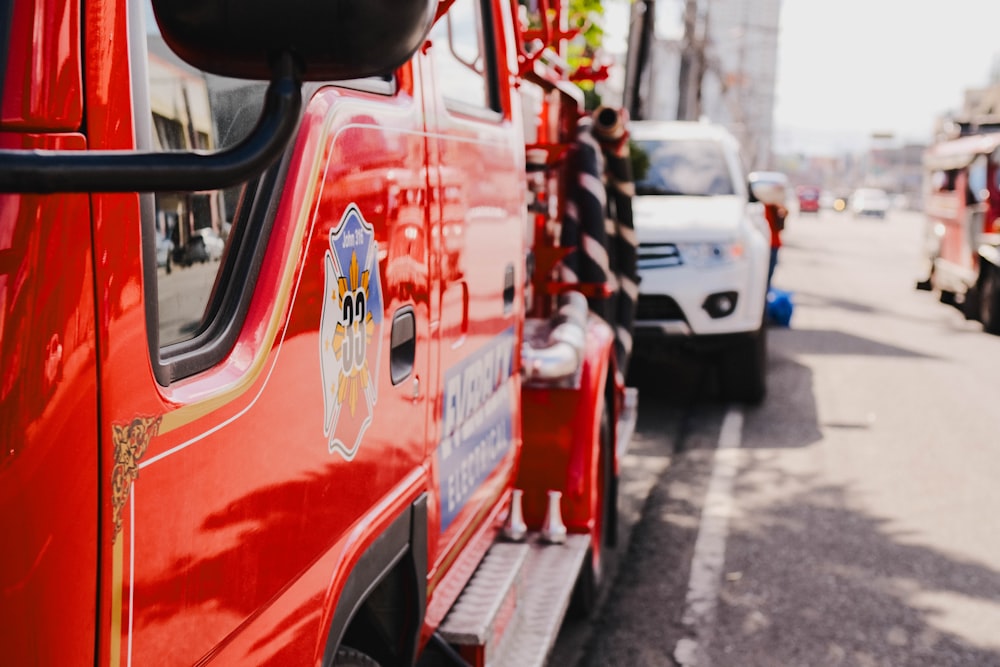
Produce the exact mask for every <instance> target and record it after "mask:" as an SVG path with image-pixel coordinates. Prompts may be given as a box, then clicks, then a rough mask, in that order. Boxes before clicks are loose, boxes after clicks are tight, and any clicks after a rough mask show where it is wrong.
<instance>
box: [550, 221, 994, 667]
mask: <svg viewBox="0 0 1000 667" xmlns="http://www.w3.org/2000/svg"><path fill="white" fill-rule="evenodd" d="M922 234H923V219H922V216H920V215H919V214H916V213H909V212H893V213H892V214H891V215H890V217H889V218H888V219H886V220H884V221H878V220H856V219H854V218H852V217H851V216H850V214H843V213H842V214H837V213H832V212H824V213H822V214H821V215H819V216H796V215H793V216H792V217H791V218H790V219H789V221H788V225H787V227H786V231H785V234H784V239H785V247H784V248H783V250H782V251H781V256H780V261H779V266H778V269H777V272H776V274H775V284H776V286H777V287H779V288H781V289H786V290H789V291H791V292H792V293H793V301H794V303H795V310H794V314H793V316H792V322H791V326H790V327H789V328H787V329H785V328H772V329H770V331H769V341H768V344H769V365H768V379H769V391H768V397H767V399H766V400H765V402H764V403H763V404H762V405H760V406H758V407H754V408H749V407H743V406H732V405H728V404H726V403H725V402H723V401H722V400H720V398H719V396H718V393H717V391H716V387H715V383H714V380H713V376H712V373H711V369H710V368H709V367H707V366H705V365H704V364H696V363H693V362H687V361H684V360H681V361H679V362H678V363H677V364H670V365H665V366H661V367H657V368H652V369H650V368H648V367H647V366H646V365H643V366H644V372H643V373H642V375H641V376H638V375H637V376H635V377H633V380H634V381H635V383H636V384H637V385H638V386H639V388H640V391H641V396H640V410H639V423H638V427H637V434H636V438H635V440H634V442H633V446H632V449H631V452H630V454H629V457H628V459H627V460H626V462H625V468H624V470H623V484H622V498H621V506H622V513H623V518H624V521H623V522H622V526H621V527H620V528H621V530H620V540H621V545H620V547H619V552H620V553H619V555H618V557H617V559H616V560H615V562H614V567H613V568H612V570H611V572H610V573H609V582H608V584H609V585H608V586H607V587H606V589H605V592H604V593H605V597H604V599H603V602H602V604H601V605H600V607H599V608H598V610H597V611H595V613H594V614H592V615H591V616H590V617H589V618H586V619H575V620H571V621H569V622H568V623H567V624H566V626H565V627H564V630H563V633H562V635H561V636H560V639H559V642H558V644H557V646H556V648H555V651H554V653H553V655H552V658H551V660H550V664H552V665H558V666H560V667H562V666H567V667H603V666H610V665H622V666H626V665H628V666H636V667H644V666H647V665H648V666H659V665H687V666H690V665H698V666H699V667H704V666H707V665H715V666H729V665H739V666H741V667H742V666H755V665H760V666H772V665H773V666H781V667H784V666H786V665H787V666H792V665H795V666H799V665H801V666H809V667H812V666H821V665H859V666H864V667H867V666H883V665H885V666H893V667H896V666H900V665H905V666H911V665H913V666H923V665H927V666H939V665H961V666H969V667H990V666H1000V518H998V516H1000V337H995V336H989V335H987V334H984V333H983V332H982V330H981V326H980V325H979V324H978V323H976V322H969V321H966V320H965V319H964V318H963V317H962V315H961V313H959V311H958V310H956V309H954V308H951V307H949V306H946V305H943V304H941V303H939V302H938V300H937V298H936V296H935V295H933V294H930V293H927V292H918V291H916V290H915V289H914V284H915V282H916V280H917V278H918V277H921V276H920V274H921V272H922V262H921V258H920V247H921V240H922ZM720 442H721V444H720ZM706 500H707V502H706Z"/></svg>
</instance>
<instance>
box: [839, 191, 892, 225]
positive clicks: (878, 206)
mask: <svg viewBox="0 0 1000 667" xmlns="http://www.w3.org/2000/svg"><path fill="white" fill-rule="evenodd" d="M849 205H850V207H851V212H852V213H854V215H857V216H868V217H874V218H884V217H885V214H886V213H887V212H888V211H889V206H890V201H889V195H888V194H886V192H885V190H880V189H879V188H859V189H857V190H855V191H854V194H852V195H851V199H850V202H849Z"/></svg>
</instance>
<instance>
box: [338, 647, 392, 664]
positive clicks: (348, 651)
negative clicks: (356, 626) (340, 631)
mask: <svg viewBox="0 0 1000 667" xmlns="http://www.w3.org/2000/svg"><path fill="white" fill-rule="evenodd" d="M332 667H381V665H379V663H378V662H376V661H375V660H373V659H372V658H370V657H368V656H367V655H365V654H364V653H362V652H361V651H356V650H354V649H353V648H349V647H346V646H345V647H341V648H338V649H337V654H336V655H335V656H333V666H332Z"/></svg>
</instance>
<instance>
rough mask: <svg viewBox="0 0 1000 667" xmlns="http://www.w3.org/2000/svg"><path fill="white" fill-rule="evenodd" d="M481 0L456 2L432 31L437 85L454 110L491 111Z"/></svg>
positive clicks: (458, 0)
mask: <svg viewBox="0 0 1000 667" xmlns="http://www.w3.org/2000/svg"><path fill="white" fill-rule="evenodd" d="M481 26H482V15H481V8H480V6H479V0H456V1H455V3H454V4H453V5H452V6H451V8H450V9H449V10H448V13H447V14H446V15H445V17H444V18H443V19H441V20H440V21H438V22H437V23H436V24H435V26H434V29H433V30H432V31H431V34H430V39H431V43H432V44H433V45H434V48H432V49H431V50H430V53H431V54H432V58H433V60H434V71H435V73H436V82H437V86H438V88H439V89H440V90H441V95H442V97H444V100H445V103H446V104H447V105H448V106H449V107H451V108H457V109H461V108H462V107H468V108H470V109H473V110H474V109H489V108H491V101H490V95H489V85H488V80H487V77H486V74H485V72H486V65H485V63H484V56H483V54H484V53H485V49H484V48H483V44H482V41H481V40H482V35H483V34H484V30H483V29H482V27H481Z"/></svg>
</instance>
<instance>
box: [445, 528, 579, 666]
mask: <svg viewBox="0 0 1000 667" xmlns="http://www.w3.org/2000/svg"><path fill="white" fill-rule="evenodd" d="M589 547H590V537H589V536H588V535H569V536H568V537H567V539H566V543H565V544H545V543H543V542H542V541H541V540H540V539H539V538H538V536H537V535H531V536H530V537H529V539H528V541H527V543H524V544H510V543H497V544H495V545H493V547H491V548H490V551H489V553H487V555H486V558H484V559H483V562H482V563H481V564H480V566H479V569H477V570H476V573H475V574H474V575H473V577H472V579H471V580H470V582H469V584H468V586H466V588H465V590H464V591H463V592H462V595H461V596H460V597H459V599H458V602H456V603H455V606H454V607H453V608H452V610H451V611H450V612H449V614H448V616H447V617H446V618H445V621H444V623H443V624H442V626H441V628H439V630H440V632H441V635H442V636H443V637H444V638H445V640H447V641H448V643H449V644H452V645H453V646H454V647H455V648H456V649H458V650H459V652H460V653H461V654H462V655H463V656H465V657H466V659H467V660H469V661H470V662H471V663H472V664H477V663H478V664H485V665H487V666H488V667H533V666H538V667H541V666H542V665H544V664H545V661H546V659H547V657H548V654H549V652H550V651H551V650H552V646H553V645H554V644H555V640H556V635H557V634H558V633H559V628H560V627H561V626H562V622H563V619H564V618H565V616H566V610H567V609H568V607H569V600H570V596H571V595H572V593H573V587H574V585H575V583H576V579H577V576H578V574H579V572H580V568H581V567H582V565H583V563H584V560H585V558H586V556H587V550H588V548H589ZM477 656H478V657H477Z"/></svg>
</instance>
